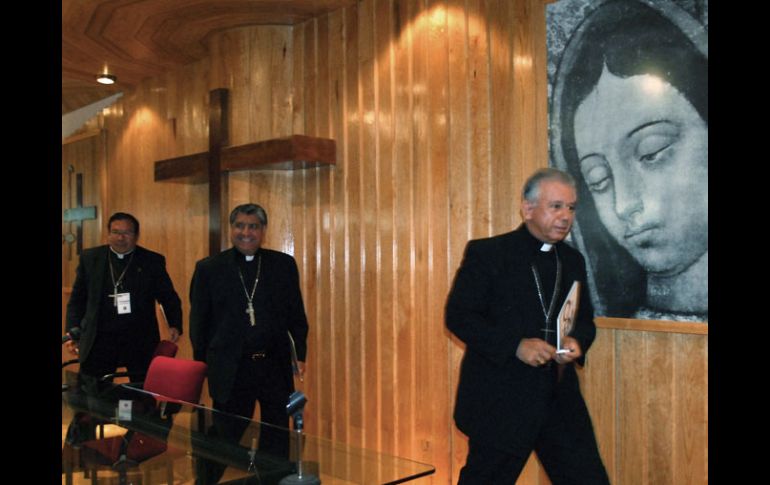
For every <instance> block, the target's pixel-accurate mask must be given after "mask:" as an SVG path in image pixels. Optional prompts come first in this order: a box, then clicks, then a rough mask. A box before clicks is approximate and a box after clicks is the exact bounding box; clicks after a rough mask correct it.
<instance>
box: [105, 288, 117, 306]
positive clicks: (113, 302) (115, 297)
mask: <svg viewBox="0 0 770 485" xmlns="http://www.w3.org/2000/svg"><path fill="white" fill-rule="evenodd" d="M114 288H115V291H113V292H112V294H111V295H107V296H109V297H110V298H112V306H115V307H117V306H118V287H117V286H115V287H114Z"/></svg>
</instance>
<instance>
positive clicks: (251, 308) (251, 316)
mask: <svg viewBox="0 0 770 485" xmlns="http://www.w3.org/2000/svg"><path fill="white" fill-rule="evenodd" d="M116 301H117V300H116ZM246 313H248V314H249V321H250V322H251V326H252V327H253V326H255V325H256V324H257V320H256V319H255V318H254V305H252V304H251V302H249V307H248V308H246Z"/></svg>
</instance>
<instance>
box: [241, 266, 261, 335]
mask: <svg viewBox="0 0 770 485" xmlns="http://www.w3.org/2000/svg"><path fill="white" fill-rule="evenodd" d="M261 270H262V254H260V255H259V259H258V260H257V277H256V278H255V279H254V286H253V287H252V288H251V294H249V292H248V291H246V283H245V282H244V281H243V273H241V270H240V269H239V270H238V276H239V277H240V278H241V285H242V286H243V292H244V293H245V294H246V304H247V306H246V313H248V314H249V323H250V325H251V326H252V327H256V326H257V319H256V318H254V305H253V304H252V300H253V299H254V292H255V291H257V284H258V283H259V274H260V272H261Z"/></svg>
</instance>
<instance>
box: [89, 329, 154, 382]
mask: <svg viewBox="0 0 770 485" xmlns="http://www.w3.org/2000/svg"><path fill="white" fill-rule="evenodd" d="M140 341H143V340H142V339H138V338H137V337H136V336H135V335H134V334H132V333H131V332H98V333H97V334H96V339H95V340H94V344H93V346H92V347H91V351H90V352H89V353H88V358H87V359H86V361H85V362H81V363H80V372H82V373H83V374H87V375H89V376H93V377H97V378H98V377H102V376H104V375H106V374H111V373H113V372H115V370H116V369H117V368H118V367H123V366H125V367H126V370H127V371H128V372H129V373H130V374H134V375H133V376H131V377H130V378H129V379H130V380H131V381H134V382H136V381H143V380H144V376H145V375H146V374H147V369H148V368H149V367H150V361H151V360H152V356H153V352H154V351H155V347H154V346H153V347H144V346H143V347H138V346H137V342H140ZM155 345H157V343H156V344H155Z"/></svg>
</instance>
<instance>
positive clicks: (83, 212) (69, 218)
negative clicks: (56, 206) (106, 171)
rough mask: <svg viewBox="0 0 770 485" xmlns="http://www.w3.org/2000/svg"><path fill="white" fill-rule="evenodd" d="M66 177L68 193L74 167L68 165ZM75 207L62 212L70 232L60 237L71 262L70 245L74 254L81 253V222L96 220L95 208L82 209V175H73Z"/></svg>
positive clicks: (70, 199) (70, 197) (69, 200)
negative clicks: (67, 246) (67, 249)
mask: <svg viewBox="0 0 770 485" xmlns="http://www.w3.org/2000/svg"><path fill="white" fill-rule="evenodd" d="M67 172H69V174H68V175H67V176H68V178H69V180H68V182H67V186H68V187H69V189H70V191H71V190H72V174H73V173H74V172H75V167H74V166H73V165H70V166H68V167H67ZM75 187H76V188H75V207H70V208H69V209H65V210H64V218H63V221H64V222H69V223H70V232H68V233H67V234H64V235H63V236H62V237H63V239H64V242H66V243H67V244H69V254H68V256H67V259H69V260H72V243H76V244H75V254H78V255H80V252H81V251H83V221H89V220H92V219H96V206H95V205H92V206H88V207H83V174H82V173H78V174H75ZM68 202H69V203H71V202H72V192H70V194H69V197H68ZM73 223H74V224H75V234H72V224H73Z"/></svg>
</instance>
